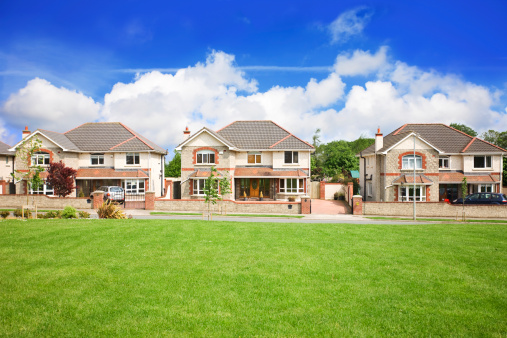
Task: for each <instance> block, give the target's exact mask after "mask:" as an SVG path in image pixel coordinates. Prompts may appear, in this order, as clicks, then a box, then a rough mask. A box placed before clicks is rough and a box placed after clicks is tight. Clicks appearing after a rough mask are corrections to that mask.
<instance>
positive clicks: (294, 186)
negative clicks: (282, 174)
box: [280, 178, 305, 194]
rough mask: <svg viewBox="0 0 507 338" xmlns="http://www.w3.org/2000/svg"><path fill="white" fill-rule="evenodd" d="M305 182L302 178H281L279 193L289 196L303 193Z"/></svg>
mask: <svg viewBox="0 0 507 338" xmlns="http://www.w3.org/2000/svg"><path fill="white" fill-rule="evenodd" d="M304 184H305V180H304V179H302V178H299V179H298V178H282V179H280V192H282V193H290V194H301V193H304V190H305V187H304Z"/></svg>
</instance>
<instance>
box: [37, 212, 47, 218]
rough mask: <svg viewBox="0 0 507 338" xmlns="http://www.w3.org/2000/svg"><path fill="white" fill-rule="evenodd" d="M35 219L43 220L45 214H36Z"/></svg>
mask: <svg viewBox="0 0 507 338" xmlns="http://www.w3.org/2000/svg"><path fill="white" fill-rule="evenodd" d="M37 218H38V219H43V218H46V214H43V213H40V212H38V213H37Z"/></svg>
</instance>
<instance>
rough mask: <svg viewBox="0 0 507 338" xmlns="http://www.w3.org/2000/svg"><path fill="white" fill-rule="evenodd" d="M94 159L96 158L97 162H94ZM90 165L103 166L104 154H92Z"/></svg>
mask: <svg viewBox="0 0 507 338" xmlns="http://www.w3.org/2000/svg"><path fill="white" fill-rule="evenodd" d="M93 160H96V161H97V163H95V164H94V163H93ZM90 165H92V166H103V165H104V154H91V155H90Z"/></svg>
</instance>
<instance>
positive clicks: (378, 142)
mask: <svg viewBox="0 0 507 338" xmlns="http://www.w3.org/2000/svg"><path fill="white" fill-rule="evenodd" d="M383 147H384V135H382V133H381V132H380V128H378V129H377V133H376V134H375V151H378V150H379V149H382V148H383Z"/></svg>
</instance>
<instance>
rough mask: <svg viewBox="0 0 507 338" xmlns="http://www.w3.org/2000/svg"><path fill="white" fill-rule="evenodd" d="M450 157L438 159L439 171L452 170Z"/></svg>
mask: <svg viewBox="0 0 507 338" xmlns="http://www.w3.org/2000/svg"><path fill="white" fill-rule="evenodd" d="M450 168H451V166H450V160H449V157H440V158H439V159H438V169H450Z"/></svg>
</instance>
